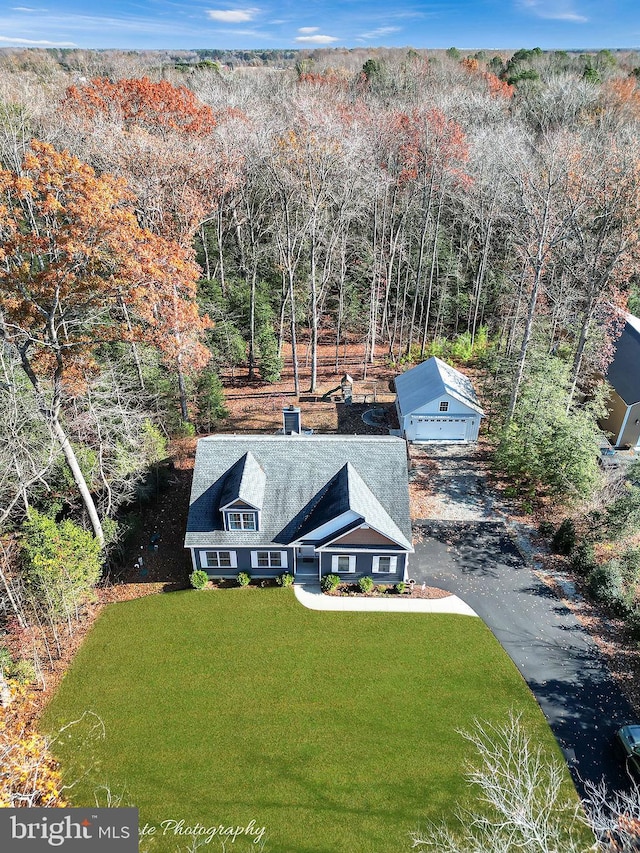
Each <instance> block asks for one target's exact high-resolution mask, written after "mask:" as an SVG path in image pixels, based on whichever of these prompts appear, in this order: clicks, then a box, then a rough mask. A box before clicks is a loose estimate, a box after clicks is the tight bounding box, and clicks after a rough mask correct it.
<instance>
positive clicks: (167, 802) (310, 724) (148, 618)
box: [42, 588, 557, 853]
mask: <svg viewBox="0 0 640 853" xmlns="http://www.w3.org/2000/svg"><path fill="white" fill-rule="evenodd" d="M511 708H516V709H518V710H520V711H522V713H523V720H524V722H525V723H526V725H527V726H528V727H529V728H530V730H531V731H532V732H533V733H534V734H535V736H536V738H537V739H538V740H539V741H540V742H542V743H545V744H548V746H549V749H550V750H556V749H557V748H556V746H555V741H554V740H553V737H552V735H551V733H550V731H549V730H548V728H547V726H546V723H545V721H544V718H543V717H542V715H541V713H540V711H539V710H538V707H537V705H536V704H535V701H534V699H533V698H532V696H531V694H530V693H529V690H528V688H527V687H526V685H525V684H524V682H523V681H522V678H521V677H520V675H519V673H518V672H517V671H516V669H515V668H514V666H513V664H512V663H511V661H510V660H509V659H508V658H507V656H506V655H505V654H504V652H503V651H502V649H501V648H500V646H499V645H498V643H497V642H496V640H495V639H494V638H493V636H492V635H491V633H490V632H489V631H488V629H487V628H486V627H485V626H484V625H483V623H482V622H481V621H480V619H474V618H469V617H464V616H441V615H438V616H435V615H413V614H406V615H405V614H378V613H372V614H369V613H322V612H314V611H309V610H305V609H304V608H302V607H301V606H300V605H299V604H298V603H297V601H296V600H295V598H294V595H293V593H292V591H291V590H281V589H251V588H248V589H237V590H225V591H204V592H195V591H185V592H178V593H171V594H165V595H158V596H151V597H148V598H143V599H139V600H136V601H131V602H126V603H122V604H116V605H111V606H110V607H108V608H107V609H106V610H105V611H104V613H103V614H102V616H101V617H100V618H99V620H98V622H97V623H96V625H95V627H94V629H93V630H92V631H91V633H90V634H89V636H88V637H87V639H86V641H85V643H84V645H83V646H82V648H81V649H80V651H79V653H78V655H77V658H76V660H75V662H74V664H73V666H72V667H71V670H70V671H69V673H68V675H67V676H66V678H65V679H64V681H63V683H62V686H61V688H60V690H59V692H58V694H57V695H56V696H55V697H54V699H53V701H52V702H51V704H50V706H49V708H48V709H47V712H46V714H45V717H44V718H43V721H42V726H43V728H44V729H45V730H47V731H50V732H55V731H58V729H59V728H60V727H61V726H62V725H64V724H66V723H68V722H69V721H70V720H73V719H76V718H78V717H80V716H81V714H82V713H83V712H84V711H91V712H94V713H95V714H97V715H98V716H99V717H100V719H101V720H102V722H103V723H104V727H105V732H106V735H105V737H104V739H96V738H95V737H89V738H87V733H88V730H89V728H90V725H91V720H93V719H94V718H93V717H92V718H87V719H85V720H84V721H83V722H82V723H80V724H78V725H77V726H74V727H71V728H70V729H68V730H67V731H66V732H65V733H64V735H63V736H62V737H61V738H60V741H59V744H58V746H57V754H58V755H59V757H60V758H61V760H62V763H63V768H64V770H65V774H66V777H67V778H68V779H78V778H79V781H78V783H77V785H76V786H75V788H74V789H73V792H72V800H73V804H74V805H85V804H86V805H92V804H94V790H95V789H96V788H97V787H98V786H101V785H105V784H106V785H108V786H110V788H111V791H112V793H114V794H119V793H121V792H122V791H123V790H125V791H126V794H125V798H124V800H125V801H124V802H123V803H122V804H123V805H135V806H138V807H139V809H140V824H141V826H143V825H144V824H145V823H148V824H149V825H150V826H155V827H156V832H155V834H154V835H153V836H149V837H148V839H147V840H146V841H143V843H142V844H141V850H142V851H152V853H176V851H178V850H181V851H182V850H187V846H188V841H189V838H188V837H187V836H186V835H184V834H182V835H181V834H177V835H175V834H173V829H174V828H175V826H174V825H173V824H172V825H171V826H169V825H167V824H165V825H164V826H162V825H161V824H162V821H181V820H182V821H184V825H183V833H184V832H185V831H186V829H187V828H189V827H193V826H194V825H195V824H196V822H199V823H200V824H201V825H203V826H204V827H207V828H208V827H211V826H219V825H223V826H225V827H228V826H230V825H238V826H244V825H247V824H248V823H249V821H251V820H253V821H255V826H256V828H259V827H262V826H264V827H266V829H265V835H264V839H265V844H264V850H265V851H271V853H396V851H408V850H409V849H410V839H409V834H408V833H409V832H410V830H412V829H414V828H416V827H417V826H418V825H419V824H420V823H421V822H423V821H424V820H425V819H432V820H439V819H441V818H445V819H446V818H451V817H452V813H453V809H454V806H455V804H456V802H458V801H460V800H461V799H463V798H465V797H468V796H469V789H468V787H467V784H466V782H465V780H464V775H463V774H464V766H465V761H466V759H468V758H469V754H468V746H467V744H466V742H465V741H464V740H463V739H462V738H461V737H460V735H459V734H458V733H457V731H456V730H458V729H469V728H471V726H472V724H473V720H474V718H476V717H478V718H480V719H483V720H492V721H501V720H503V719H505V718H506V715H507V713H508V711H509V709H511ZM103 802H104V800H103ZM165 831H166V833H167V834H163V832H165ZM254 837H255V836H254ZM203 849H204V850H217V851H220V850H221V849H223V848H222V847H221V844H220V840H219V838H217V837H214V838H213V839H212V841H211V843H210V844H208V845H205V846H204V847H203ZM226 849H227V851H230V850H232V849H233V850H234V851H240V850H242V851H244V850H249V849H252V850H257V849H260V847H259V845H257V844H253V843H249V841H248V840H247V838H244V837H239V838H238V840H237V841H236V842H235V843H233V844H231V843H227V846H226Z"/></svg>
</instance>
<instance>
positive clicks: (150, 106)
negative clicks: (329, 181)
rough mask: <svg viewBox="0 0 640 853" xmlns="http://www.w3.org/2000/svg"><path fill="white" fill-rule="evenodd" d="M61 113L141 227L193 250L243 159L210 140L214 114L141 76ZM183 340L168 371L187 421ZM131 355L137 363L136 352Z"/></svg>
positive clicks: (82, 92)
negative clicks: (126, 189)
mask: <svg viewBox="0 0 640 853" xmlns="http://www.w3.org/2000/svg"><path fill="white" fill-rule="evenodd" d="M61 112H62V114H63V115H64V116H65V117H66V118H67V120H68V122H69V125H70V127H71V128H73V127H76V128H78V127H79V128H80V130H81V133H80V134H79V136H78V138H79V139H81V140H82V141H81V150H82V151H83V153H84V156H85V157H86V158H87V159H88V160H89V162H91V163H92V164H93V165H95V167H96V168H97V169H99V170H101V171H102V170H104V171H109V172H112V173H114V174H118V175H121V176H123V177H125V178H126V180H127V183H128V185H129V186H130V187H131V188H132V189H133V191H134V192H135V194H136V197H137V200H138V204H137V208H136V214H137V217H138V220H139V222H140V223H141V224H142V225H143V226H145V227H146V228H148V229H149V230H150V231H152V232H153V233H155V234H158V235H160V236H162V237H165V238H168V239H172V240H176V241H177V242H178V243H180V244H181V245H182V246H184V247H187V246H191V245H192V244H193V239H194V235H195V233H196V231H197V230H198V228H199V227H200V226H201V224H202V223H204V222H206V221H208V220H209V219H211V218H212V217H213V216H214V215H215V213H216V210H217V208H218V206H219V204H220V200H221V199H222V197H223V196H224V195H225V194H226V193H227V192H228V191H229V190H230V189H231V188H232V187H234V186H235V185H236V184H237V183H238V181H239V171H240V166H241V158H239V157H234V156H229V155H228V154H226V153H224V152H223V150H222V148H221V146H220V144H219V141H218V140H217V139H215V138H214V137H213V135H212V131H213V130H214V128H215V127H216V125H217V123H218V120H217V119H216V117H215V116H214V113H213V111H212V110H211V109H210V107H208V106H206V105H205V104H203V103H201V102H200V101H199V100H198V99H197V97H196V96H195V95H194V94H193V92H191V91H190V90H189V89H186V88H185V87H184V86H173V85H172V84H170V83H169V82H167V81H161V82H159V83H153V82H151V81H150V80H149V79H148V78H146V77H144V78H142V79H139V80H138V79H131V80H126V79H125V80H118V81H116V82H115V83H111V82H110V81H109V80H105V79H102V78H100V79H96V80H93V81H91V82H90V83H88V84H85V85H83V86H71V87H70V88H69V89H68V90H67V93H66V95H65V97H64V99H63V101H62V104H61ZM218 118H219V120H220V121H221V122H225V121H233V120H236V119H239V118H243V114H241V113H240V112H239V111H237V110H235V111H232V110H229V111H227V112H226V113H225V112H220V113H219V116H218ZM105 119H106V121H105ZM88 130H89V131H93V132H92V133H89V134H88V133H87V131H88ZM176 299H178V301H179V295H176ZM173 302H175V299H174V300H172V302H171V303H170V304H173ZM167 307H168V306H166V305H165V306H164V307H163V310H166V309H167ZM159 310H160V309H159ZM188 339H189V336H188V335H187V336H185V335H184V334H182V332H180V330H179V329H178V328H176V334H175V336H174V340H173V350H174V353H175V360H174V362H173V366H174V368H175V372H176V375H177V379H178V391H179V398H180V410H181V416H182V420H183V421H185V422H186V421H188V409H187V393H186V380H185V372H189V371H195V370H197V369H198V366H199V364H200V363H201V362H200V361H199V360H197V359H195V360H194V358H193V353H192V352H190V351H189V349H188V347H187V348H185V347H184V346H183V344H184V343H185V341H188ZM134 356H135V357H136V361H137V352H136V351H135V348H134ZM138 373H139V377H140V384H141V385H142V384H143V383H142V376H141V372H140V370H139V371H138Z"/></svg>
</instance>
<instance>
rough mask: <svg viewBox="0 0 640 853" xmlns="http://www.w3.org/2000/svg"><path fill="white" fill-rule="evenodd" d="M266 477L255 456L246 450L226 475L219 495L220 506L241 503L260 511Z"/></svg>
mask: <svg viewBox="0 0 640 853" xmlns="http://www.w3.org/2000/svg"><path fill="white" fill-rule="evenodd" d="M266 479H267V478H266V477H265V473H264V471H263V469H262V468H261V467H260V464H259V463H258V462H257V461H256V458H255V456H254V455H253V453H251V451H250V450H248V451H247V452H246V453H245V454H244V456H242V457H241V458H240V459H238V461H237V462H236V464H235V465H234V466H233V467H232V468H231V470H230V471H229V473H228V474H227V476H226V478H225V482H224V486H223V488H222V492H221V493H220V506H227V504H230V503H232V502H233V501H243V503H247V504H250V505H251V506H254V507H255V508H256V509H262V501H263V499H264V487H265V482H266Z"/></svg>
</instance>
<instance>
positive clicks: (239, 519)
mask: <svg viewBox="0 0 640 853" xmlns="http://www.w3.org/2000/svg"><path fill="white" fill-rule="evenodd" d="M225 516H226V520H227V530H257V529H258V513H257V512H226V513H225Z"/></svg>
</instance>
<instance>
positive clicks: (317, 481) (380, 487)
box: [185, 435, 411, 549]
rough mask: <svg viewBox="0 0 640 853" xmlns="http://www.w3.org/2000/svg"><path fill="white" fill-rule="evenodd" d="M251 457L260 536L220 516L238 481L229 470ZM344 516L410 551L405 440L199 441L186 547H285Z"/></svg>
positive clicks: (295, 437)
mask: <svg viewBox="0 0 640 853" xmlns="http://www.w3.org/2000/svg"><path fill="white" fill-rule="evenodd" d="M249 454H251V456H252V457H253V459H254V461H255V463H256V466H257V467H258V468H259V469H260V470H261V471H262V472H263V474H264V493H263V499H262V512H261V518H260V525H261V529H260V530H259V531H256V532H253V531H242V532H238V531H225V530H224V529H223V524H222V517H221V513H220V511H219V509H220V507H221V506H224V505H225V502H226V501H225V500H224V499H223V498H226V496H227V495H228V494H229V489H227V478H228V477H230V476H233V477H236V478H237V476H238V475H237V471H236V470H235V467H234V466H237V465H238V463H240V466H241V467H242V468H244V467H246V461H247V458H248V455H249ZM243 459H244V462H243ZM254 470H255V469H254ZM232 472H233V473H232ZM250 502H251V503H254V501H250ZM349 509H351V510H353V511H354V512H356V513H357V514H358V515H360V516H362V518H363V520H364V521H366V522H367V523H368V524H369V525H370V526H371V527H373V528H375V529H376V530H378V531H379V532H380V533H382V534H383V535H385V536H388V537H390V538H391V539H393V540H394V541H397V542H399V544H401V545H402V546H403V547H406V548H408V549H410V548H411V522H410V518H409V492H408V486H407V459H406V446H405V443H404V441H403V440H401V439H398V438H393V437H390V436H389V437H387V436H304V435H303V436H298V435H293V436H263V435H246V436H231V435H225V436H211V437H209V438H202V439H200V441H199V442H198V448H197V451H196V462H195V468H194V474H193V484H192V488H191V499H190V503H189V517H188V520H187V533H186V536H185V547H187V548H194V547H195V548H197V547H207V546H209V547H213V546H216V547H225V546H227V547H237V546H238V545H240V544H244V545H247V546H248V547H253V546H257V545H261V546H268V545H274V546H277V545H279V546H280V547H282V546H284V545H286V544H288V543H289V542H291V541H294V540H295V539H296V538H298V534H299V532H300V531H304V530H307V531H310V530H312V529H314V528H316V527H318V526H319V525H320V524H321V523H324V521H328V520H330V519H331V518H335V517H336V516H337V515H340V514H342V513H343V512H345V511H346V510H349ZM323 519H324V521H323ZM309 525H311V526H309Z"/></svg>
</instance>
